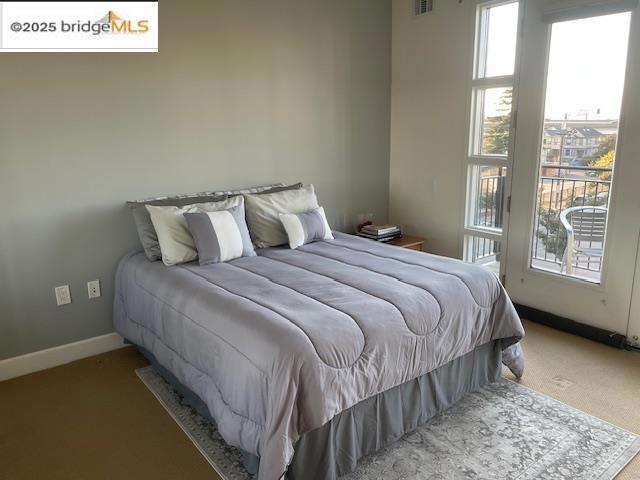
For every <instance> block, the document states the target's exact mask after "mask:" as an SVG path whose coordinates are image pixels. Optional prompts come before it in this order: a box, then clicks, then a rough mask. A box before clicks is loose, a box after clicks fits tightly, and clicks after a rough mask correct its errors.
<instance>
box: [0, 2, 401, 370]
mask: <svg viewBox="0 0 640 480" xmlns="http://www.w3.org/2000/svg"><path fill="white" fill-rule="evenodd" d="M159 9H160V21H161V24H160V53H159V54H97V53H91V54H78V53H72V54H39V53H31V54H2V55H1V56H0V72H1V74H0V108H1V113H2V114H1V115H0V162H1V163H0V201H1V204H2V208H1V209H0V359H2V358H8V357H12V356H15V355H19V354H23V353H27V352H31V351H36V350H40V349H43V348H47V347H51V346H55V345H60V344H64V343H68V342H72V341H76V340H80V339H83V338H87V337H92V336H95V335H100V334H104V333H108V332H111V331H112V330H113V328H112V325H111V302H112V294H113V274H114V270H115V267H116V264H117V261H118V259H119V258H120V257H121V256H122V255H123V254H124V253H125V252H126V251H128V250H130V249H131V248H133V247H135V245H136V244H137V237H136V235H135V230H134V227H133V222H132V220H131V218H130V215H129V212H128V211H126V209H125V208H124V207H123V202H124V201H125V200H128V199H135V198H140V197H145V196H150V195H156V194H164V193H185V192H193V191H200V190H207V189H219V188H235V187H244V186H249V185H255V184H263V183H269V182H274V181H285V182H295V181H298V180H300V181H304V182H312V183H314V184H315V185H316V187H317V190H318V194H319V199H320V203H321V204H324V205H325V208H326V210H327V212H328V215H329V217H330V220H331V221H332V222H333V224H334V226H335V225H337V226H338V227H340V226H344V225H345V224H346V223H347V221H348V220H349V219H351V218H353V216H354V215H355V214H356V213H358V212H374V213H375V215H376V217H378V218H381V219H384V218H385V217H386V215H387V205H388V196H387V192H388V184H389V177H388V170H389V130H390V127H389V115H390V114H389V108H390V107H389V103H390V100H389V96H390V95H389V89H390V71H391V68H390V48H391V38H390V36H391V32H390V30H391V22H390V15H391V2H390V0H375V1H374V0H349V1H344V0H325V1H322V2H313V1H311V0H303V1H301V0H271V1H270V2H268V6H267V5H266V4H265V2H264V1H259V0H250V1H247V0H245V1H242V2H239V1H236V0H226V1H222V0H220V1H210V0H209V1H205V0H202V1H196V0H186V1H185V0H183V1H178V0H165V1H163V2H161V3H160V5H159ZM96 278H99V279H101V280H102V285H103V297H102V298H101V299H98V300H91V301H90V300H88V299H87V294H86V282H87V281H89V280H92V279H96ZM66 283H69V284H70V285H71V289H72V296H73V303H72V304H71V305H68V306H65V307H60V308H59V307H56V306H55V298H54V293H53V288H54V286H56V285H61V284H66Z"/></svg>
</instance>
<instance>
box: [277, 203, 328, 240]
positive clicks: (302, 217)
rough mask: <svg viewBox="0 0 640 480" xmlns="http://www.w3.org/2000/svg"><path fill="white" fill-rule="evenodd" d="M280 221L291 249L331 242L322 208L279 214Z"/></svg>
mask: <svg viewBox="0 0 640 480" xmlns="http://www.w3.org/2000/svg"><path fill="white" fill-rule="evenodd" d="M280 221H281V222H282V225H283V226H284V229H285V231H286V232H287V236H288V237H289V247H291V248H292V249H296V248H298V247H300V246H302V245H305V244H307V243H311V242H315V241H318V240H333V235H332V234H331V227H329V223H328V222H327V217H326V216H325V214H324V208H322V207H318V208H316V209H314V210H311V211H310V212H304V213H281V214H280Z"/></svg>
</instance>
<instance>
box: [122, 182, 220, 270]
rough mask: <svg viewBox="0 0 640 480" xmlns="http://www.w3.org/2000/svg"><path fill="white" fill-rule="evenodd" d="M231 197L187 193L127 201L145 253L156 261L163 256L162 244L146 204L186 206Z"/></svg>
mask: <svg viewBox="0 0 640 480" xmlns="http://www.w3.org/2000/svg"><path fill="white" fill-rule="evenodd" d="M227 198H229V196H228V195H227V194H210V195H185V196H182V197H165V198H156V199H150V200H141V201H138V202H127V205H128V206H129V208H130V209H131V213H132V214H133V221H134V222H135V224H136V229H137V230H138V237H139V238H140V243H141V244H142V248H143V249H144V253H145V255H146V256H147V258H148V259H149V260H152V261H155V260H160V259H161V258H162V253H161V252H160V244H159V243H158V234H157V233H156V229H155V228H154V227H153V223H152V222H151V216H150V215H149V212H148V211H147V208H146V205H152V206H154V207H184V206H185V205H191V204H194V203H209V202H220V201H222V200H226V199H227Z"/></svg>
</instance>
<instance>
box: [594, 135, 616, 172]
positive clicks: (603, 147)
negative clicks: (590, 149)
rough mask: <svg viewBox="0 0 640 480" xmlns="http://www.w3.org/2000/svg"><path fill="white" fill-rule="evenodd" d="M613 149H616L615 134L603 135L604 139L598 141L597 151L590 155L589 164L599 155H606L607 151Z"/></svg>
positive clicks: (596, 159) (612, 150)
mask: <svg viewBox="0 0 640 480" xmlns="http://www.w3.org/2000/svg"><path fill="white" fill-rule="evenodd" d="M615 151H616V135H607V136H605V137H604V140H603V141H602V142H600V145H598V151H597V152H596V153H595V155H593V157H591V159H590V162H589V165H592V164H593V163H595V162H596V161H598V159H599V158H600V157H602V156H604V155H606V154H607V153H609V152H615ZM592 162H593V163H592Z"/></svg>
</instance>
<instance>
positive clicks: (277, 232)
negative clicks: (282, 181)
mask: <svg viewBox="0 0 640 480" xmlns="http://www.w3.org/2000/svg"><path fill="white" fill-rule="evenodd" d="M244 198H245V210H246V214H247V225H248V226H249V231H250V232H251V238H252V239H253V243H254V244H255V245H256V246H257V247H258V248H265V247H277V246H278V245H284V244H286V243H287V242H288V239H287V234H286V232H285V231H284V227H283V226H282V222H281V221H280V218H279V215H280V214H281V213H303V212H308V211H309V210H313V209H316V208H318V199H317V198H316V194H315V191H314V188H313V185H307V186H304V187H302V188H299V189H297V190H285V191H282V192H277V193H269V194H250V195H245V196H244Z"/></svg>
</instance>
